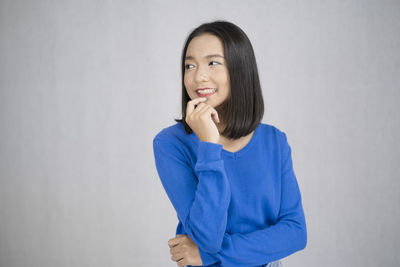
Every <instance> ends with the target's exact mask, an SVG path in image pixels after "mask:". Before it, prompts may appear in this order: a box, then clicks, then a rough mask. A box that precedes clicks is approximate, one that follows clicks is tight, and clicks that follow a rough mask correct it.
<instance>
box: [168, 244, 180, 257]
mask: <svg viewBox="0 0 400 267" xmlns="http://www.w3.org/2000/svg"><path fill="white" fill-rule="evenodd" d="M181 250H182V248H181V246H179V245H176V246H175V247H171V248H170V249H169V254H171V255H175V254H177V253H180V252H181Z"/></svg>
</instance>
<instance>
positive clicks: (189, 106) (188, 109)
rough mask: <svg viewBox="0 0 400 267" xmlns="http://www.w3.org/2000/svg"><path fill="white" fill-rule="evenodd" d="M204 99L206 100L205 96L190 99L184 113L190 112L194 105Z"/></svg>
mask: <svg viewBox="0 0 400 267" xmlns="http://www.w3.org/2000/svg"><path fill="white" fill-rule="evenodd" d="M205 100H207V98H206V97H198V98H195V99H193V100H190V101H189V102H188V103H187V106H186V115H189V114H190V113H192V112H193V110H194V106H195V105H197V104H198V103H200V102H203V101H205Z"/></svg>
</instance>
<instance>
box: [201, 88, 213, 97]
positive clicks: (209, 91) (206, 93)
mask: <svg viewBox="0 0 400 267" xmlns="http://www.w3.org/2000/svg"><path fill="white" fill-rule="evenodd" d="M201 90H207V91H206V92H204V91H203V92H202V93H200V91H201ZM211 90H213V91H211ZM216 92H217V89H216V88H199V89H196V93H197V95H198V96H200V97H205V96H210V95H213V94H215V93H216Z"/></svg>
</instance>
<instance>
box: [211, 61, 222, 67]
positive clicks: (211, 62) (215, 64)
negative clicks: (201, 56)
mask: <svg viewBox="0 0 400 267" xmlns="http://www.w3.org/2000/svg"><path fill="white" fill-rule="evenodd" d="M213 62H214V63H217V64H211V63H213ZM210 64H211V65H214V66H215V65H219V64H221V63H219V62H217V61H210ZM210 64H209V65H210Z"/></svg>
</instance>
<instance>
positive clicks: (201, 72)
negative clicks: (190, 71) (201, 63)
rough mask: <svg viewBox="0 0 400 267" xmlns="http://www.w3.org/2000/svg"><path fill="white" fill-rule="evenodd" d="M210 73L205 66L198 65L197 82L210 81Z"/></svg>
mask: <svg viewBox="0 0 400 267" xmlns="http://www.w3.org/2000/svg"><path fill="white" fill-rule="evenodd" d="M208 78H209V77H208V73H207V70H206V69H205V68H202V67H198V68H197V70H196V82H203V81H208Z"/></svg>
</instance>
